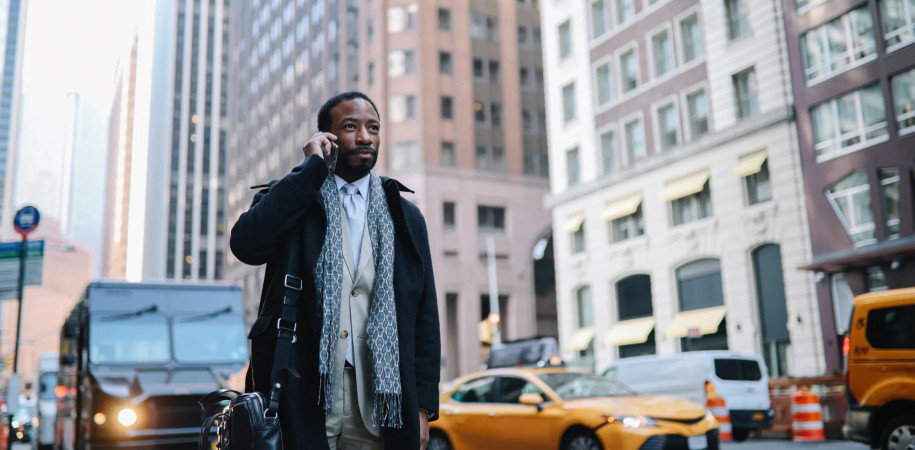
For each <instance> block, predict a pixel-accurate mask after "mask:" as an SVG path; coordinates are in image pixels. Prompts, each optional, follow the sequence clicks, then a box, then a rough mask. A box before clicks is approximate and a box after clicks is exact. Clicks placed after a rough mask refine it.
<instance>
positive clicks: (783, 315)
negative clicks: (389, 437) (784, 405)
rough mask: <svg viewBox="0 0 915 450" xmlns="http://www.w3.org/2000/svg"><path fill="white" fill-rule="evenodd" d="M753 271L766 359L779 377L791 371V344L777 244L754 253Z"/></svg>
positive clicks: (780, 258)
mask: <svg viewBox="0 0 915 450" xmlns="http://www.w3.org/2000/svg"><path fill="white" fill-rule="evenodd" d="M753 272H754V274H755V278H756V298H757V301H758V302H759V322H760V323H759V329H760V330H761V333H760V337H761V338H762V349H763V358H765V360H766V366H767V367H768V368H769V375H771V376H773V377H777V376H780V375H784V374H785V373H787V371H788V367H787V353H786V352H787V347H788V344H789V343H790V342H791V337H790V336H789V334H788V308H787V305H786V303H785V280H784V276H783V274H782V254H781V249H780V248H779V246H778V245H777V244H766V245H763V246H761V247H759V248H757V249H756V250H753Z"/></svg>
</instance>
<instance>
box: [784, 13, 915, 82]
mask: <svg viewBox="0 0 915 450" xmlns="http://www.w3.org/2000/svg"><path fill="white" fill-rule="evenodd" d="M879 9H880V18H881V23H882V24H883V30H882V31H883V38H884V41H885V43H886V47H887V51H888V52H893V51H896V50H898V49H900V48H902V47H905V46H907V45H910V44H912V43H915V1H913V0H880V2H879ZM874 31H875V30H874V20H873V17H872V16H871V13H870V10H869V8H868V6H867V5H864V6H861V7H859V8H856V9H853V10H851V11H849V12H847V13H845V14H843V15H842V16H840V17H838V18H836V19H833V20H831V21H829V22H827V23H825V24H823V25H820V26H818V27H816V28H813V29H811V30H809V31H807V32H806V33H804V34H803V35H802V36H801V49H802V52H803V60H804V74H805V76H806V78H807V83H808V84H815V83H818V82H820V81H823V80H825V79H827V78H830V77H833V76H835V75H837V74H840V73H842V72H845V71H846V70H848V69H850V68H852V67H855V66H857V65H860V64H863V63H866V62H868V61H872V60H874V59H875V58H876V57H877V44H876V38H875V36H874Z"/></svg>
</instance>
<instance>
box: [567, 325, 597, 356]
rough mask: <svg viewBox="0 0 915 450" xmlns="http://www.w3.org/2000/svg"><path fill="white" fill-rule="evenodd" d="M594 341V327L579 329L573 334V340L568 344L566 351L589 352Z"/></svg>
mask: <svg viewBox="0 0 915 450" xmlns="http://www.w3.org/2000/svg"><path fill="white" fill-rule="evenodd" d="M592 339H594V327H586V328H579V329H577V330H575V333H573V334H572V339H571V340H569V342H568V343H567V344H566V350H575V351H579V352H580V351H583V350H587V349H588V346H589V345H591V340H592Z"/></svg>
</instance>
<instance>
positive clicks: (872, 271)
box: [867, 266, 890, 292]
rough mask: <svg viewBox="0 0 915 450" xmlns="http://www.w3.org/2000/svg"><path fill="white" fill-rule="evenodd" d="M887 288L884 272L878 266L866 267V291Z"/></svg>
mask: <svg viewBox="0 0 915 450" xmlns="http://www.w3.org/2000/svg"><path fill="white" fill-rule="evenodd" d="M889 288H890V287H889V285H887V284H886V274H885V273H883V269H882V268H880V266H871V267H868V268H867V292H877V291H885V290H887V289H889Z"/></svg>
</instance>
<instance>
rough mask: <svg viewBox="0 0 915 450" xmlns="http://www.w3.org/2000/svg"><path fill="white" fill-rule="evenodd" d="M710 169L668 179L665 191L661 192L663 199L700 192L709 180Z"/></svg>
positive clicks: (667, 200)
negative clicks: (671, 179)
mask: <svg viewBox="0 0 915 450" xmlns="http://www.w3.org/2000/svg"><path fill="white" fill-rule="evenodd" d="M708 177H709V171H708V169H705V170H701V171H699V172H696V173H693V174H690V175H687V176H685V177H682V178H677V179H676V180H673V181H668V182H667V184H665V185H664V192H662V193H661V200H662V201H665V202H669V201H673V200H676V199H678V198H683V197H686V196H687V195H693V194H698V193H699V192H702V188H703V187H704V186H705V183H706V182H707V181H708Z"/></svg>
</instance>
